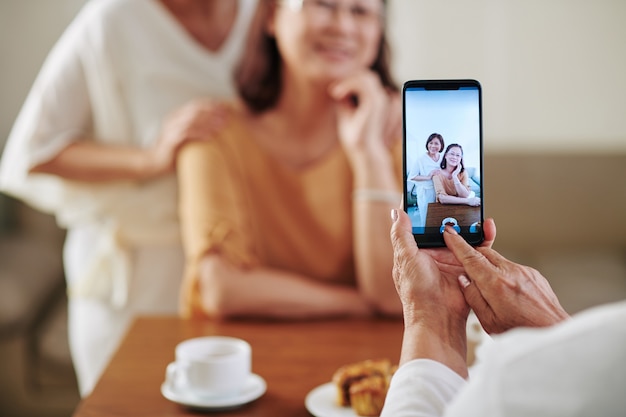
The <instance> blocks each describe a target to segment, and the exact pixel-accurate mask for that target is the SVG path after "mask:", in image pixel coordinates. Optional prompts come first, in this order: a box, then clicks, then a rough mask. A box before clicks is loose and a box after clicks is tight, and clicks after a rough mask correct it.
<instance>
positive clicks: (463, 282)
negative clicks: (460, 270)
mask: <svg viewBox="0 0 626 417" xmlns="http://www.w3.org/2000/svg"><path fill="white" fill-rule="evenodd" d="M459 284H460V285H461V287H463V288H467V287H469V285H470V284H471V282H470V280H469V279H467V277H466V276H465V275H459Z"/></svg>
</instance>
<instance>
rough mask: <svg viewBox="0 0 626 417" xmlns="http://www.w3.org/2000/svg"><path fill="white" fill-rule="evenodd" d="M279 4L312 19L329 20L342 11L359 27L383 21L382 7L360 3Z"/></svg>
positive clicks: (303, 0)
mask: <svg viewBox="0 0 626 417" xmlns="http://www.w3.org/2000/svg"><path fill="white" fill-rule="evenodd" d="M279 3H281V4H283V5H285V6H287V7H290V8H291V9H292V10H295V11H303V12H304V13H306V14H307V15H308V16H310V17H311V18H312V19H319V20H329V19H330V18H332V17H334V16H335V15H337V14H338V13H339V12H341V11H342V10H345V11H346V12H348V14H349V15H350V17H352V20H353V21H354V22H356V23H357V24H359V25H370V24H373V23H380V22H382V20H383V9H382V7H376V6H375V5H371V4H364V3H362V2H353V3H352V4H346V3H344V2H341V1H338V0H281V1H279Z"/></svg>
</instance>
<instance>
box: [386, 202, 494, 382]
mask: <svg viewBox="0 0 626 417" xmlns="http://www.w3.org/2000/svg"><path fill="white" fill-rule="evenodd" d="M392 219H394V223H393V226H392V228H391V241H392V244H393V249H394V268H393V279H394V282H395V284H396V290H397V292H398V295H399V296H400V300H401V302H402V306H403V310H404V336H403V338H402V352H401V354H400V364H403V363H406V362H408V361H410V360H413V359H418V358H427V359H431V360H435V361H438V362H441V363H442V364H444V365H446V366H448V367H449V368H450V369H452V370H453V371H455V372H457V373H458V374H459V375H460V376H461V377H463V378H466V377H467V363H466V357H467V344H466V343H467V337H466V333H465V326H466V321H467V315H468V313H469V306H468V305H467V303H466V301H465V299H464V297H463V295H462V292H461V290H460V289H459V287H458V284H457V283H456V282H455V277H458V274H461V273H463V266H462V265H461V264H460V263H459V262H458V260H457V259H456V258H455V257H454V255H452V253H451V252H450V251H449V250H448V249H446V248H440V249H418V247H417V245H416V244H415V239H414V238H413V234H412V231H411V222H410V220H409V218H408V216H407V214H406V213H405V212H404V211H403V210H393V211H392ZM495 231H496V229H495V224H494V223H493V221H489V222H486V223H485V236H486V240H485V242H484V243H483V244H484V245H485V247H490V246H491V245H492V243H493V239H495Z"/></svg>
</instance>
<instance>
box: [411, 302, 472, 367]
mask: <svg viewBox="0 0 626 417" xmlns="http://www.w3.org/2000/svg"><path fill="white" fill-rule="evenodd" d="M405 310H406V309H405ZM406 313H407V312H406V311H405V314H404V317H405V328H404V339H403V343H402V354H401V358H400V363H401V364H402V363H406V362H408V361H410V360H413V359H431V360H434V361H437V362H440V363H442V364H444V365H446V366H447V367H449V368H450V369H452V370H453V371H455V372H456V373H458V374H459V375H461V376H462V377H463V378H466V377H467V359H466V358H467V335H466V327H465V326H466V324H465V321H464V320H461V319H459V318H453V317H451V316H450V315H449V314H437V315H435V314H433V315H432V317H430V318H429V317H420V318H416V317H415V314H414V313H409V314H408V315H407V314H406Z"/></svg>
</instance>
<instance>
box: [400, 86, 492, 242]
mask: <svg viewBox="0 0 626 417" xmlns="http://www.w3.org/2000/svg"><path fill="white" fill-rule="evenodd" d="M402 116H403V171H404V175H403V177H404V191H403V192H404V210H405V211H406V212H407V214H408V215H409V217H410V218H411V223H412V226H413V236H415V241H416V242H417V244H418V246H419V247H438V246H445V243H444V240H443V231H444V228H445V226H446V225H448V224H449V225H451V226H452V227H454V229H456V230H457V232H459V234H460V235H461V236H463V238H464V239H465V240H466V241H467V242H468V243H470V244H471V245H474V246H476V245H479V244H480V243H481V242H482V241H483V240H484V234H483V228H482V224H483V219H484V214H483V204H482V203H483V198H484V193H483V181H482V178H483V175H482V174H483V144H482V143H483V130H482V89H481V85H480V83H479V82H478V81H476V80H411V81H407V82H405V83H404V85H403V88H402Z"/></svg>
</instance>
